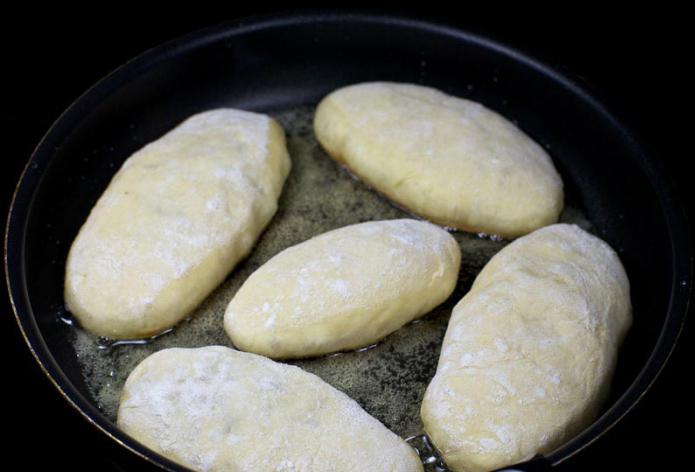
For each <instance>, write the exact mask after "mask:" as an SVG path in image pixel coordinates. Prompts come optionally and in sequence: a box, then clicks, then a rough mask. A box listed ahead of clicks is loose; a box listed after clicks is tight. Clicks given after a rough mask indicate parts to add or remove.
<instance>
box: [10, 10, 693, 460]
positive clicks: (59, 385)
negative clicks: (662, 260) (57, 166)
mask: <svg viewBox="0 0 695 472" xmlns="http://www.w3.org/2000/svg"><path fill="white" fill-rule="evenodd" d="M335 22H361V23H370V24H378V25H383V26H384V27H388V26H396V27H401V28H405V29H417V30H420V31H427V32H429V33H431V34H433V35H444V36H451V37H454V38H455V39H458V40H461V41H465V42H468V43H472V44H475V45H476V46H479V47H481V48H483V49H488V50H492V51H494V52H497V53H500V54H502V55H505V56H508V57H509V58H510V59H512V60H514V61H516V62H519V63H521V64H522V65H524V66H526V67H530V68H533V69H535V70H536V71H538V72H539V73H541V74H543V75H546V76H549V77H550V78H551V79H552V80H553V81H555V82H557V83H559V84H560V85H562V86H563V87H565V88H567V89H569V90H570V91H571V92H572V93H573V94H575V95H577V96H579V98H581V99H582V100H583V101H585V102H587V103H588V104H589V105H590V106H591V107H592V108H593V109H595V110H596V111H597V112H598V113H600V115H602V116H603V117H605V118H606V119H607V120H608V121H609V122H610V124H611V125H612V126H613V127H614V128H615V129H616V130H618V131H619V132H620V133H621V134H622V137H623V138H624V139H625V141H626V142H627V143H628V146H629V147H630V148H631V150H632V151H633V155H634V156H635V157H636V159H635V161H639V162H638V164H639V165H640V167H641V169H642V170H643V171H644V172H645V173H646V174H647V176H648V177H649V180H650V184H651V186H652V189H653V191H654V192H655V194H656V195H657V198H658V203H659V207H660V210H661V212H662V214H663V216H664V219H665V221H666V224H667V232H668V234H669V240H668V243H669V244H670V248H671V257H672V260H673V273H672V279H671V293H670V298H669V303H668V307H667V311H666V316H665V319H664V323H663V326H662V329H661V332H660V334H659V337H658V338H657V340H656V343H655V344H654V347H653V349H652V351H651V353H650V356H649V358H648V359H647V361H646V362H645V364H644V366H643V367H642V369H641V370H640V372H639V373H638V374H637V375H636V377H635V378H634V380H633V381H632V382H631V383H630V385H629V386H628V387H627V389H626V390H625V392H623V394H622V395H621V396H620V397H619V398H617V399H616V400H615V402H614V403H613V404H612V405H610V407H609V408H608V409H607V410H605V411H604V412H603V414H602V415H601V416H599V417H598V418H596V420H595V421H594V422H593V423H592V424H591V425H590V426H589V427H588V428H586V429H585V430H584V431H583V432H582V433H580V434H579V435H578V436H576V437H575V438H573V439H572V440H570V441H569V442H567V443H566V444H564V445H563V446H561V447H560V448H558V449H556V450H554V451H552V452H551V453H549V454H547V456H546V457H547V458H548V460H549V461H550V462H552V463H553V464H559V463H561V462H563V461H564V460H566V459H568V458H570V457H572V456H573V455H574V454H576V453H577V452H579V451H581V450H582V449H584V448H585V447H587V446H589V445H590V444H591V443H593V442H594V441H596V440H597V439H599V438H600V437H601V436H603V434H606V433H607V432H608V431H610V430H611V429H612V427H613V426H614V425H615V424H616V423H617V422H619V421H620V420H621V418H622V417H623V416H625V415H626V414H628V413H629V412H630V411H631V410H632V409H633V408H634V407H635V406H636V405H637V403H639V401H640V400H641V399H642V398H643V397H644V395H645V394H646V393H647V391H649V389H650V388H651V386H652V385H653V384H654V382H655V381H656V379H657V378H658V376H659V374H660V373H661V371H662V370H663V368H664V366H665V365H666V363H667V362H668V359H669V358H670V356H671V354H672V352H673V349H674V348H675V346H676V344H677V341H678V338H679V336H680V333H681V332H682V329H683V326H684V324H685V320H686V318H687V313H688V310H689V304H690V297H691V290H692V284H691V280H692V275H693V255H692V248H691V246H690V229H689V223H688V221H687V215H686V214H685V209H684V207H683V205H682V203H681V202H680V201H679V199H678V198H677V196H676V194H675V192H674V191H673V189H672V184H671V183H670V182H669V181H668V179H667V178H666V176H667V175H668V174H667V173H666V172H665V168H664V165H663V164H662V163H661V162H660V161H659V160H658V159H655V158H653V157H650V155H649V154H648V152H647V151H646V150H645V149H644V146H643V145H641V144H640V143H639V141H638V140H637V139H635V137H634V136H635V135H634V134H633V133H632V132H630V130H629V129H628V128H627V127H626V126H625V125H624V124H623V120H618V119H617V118H616V115H614V114H613V113H611V112H609V111H608V110H607V109H606V108H605V106H604V105H602V104H601V102H599V101H598V100H597V99H596V98H594V96H593V95H592V94H590V93H589V92H587V91H586V90H585V89H584V88H583V87H581V86H579V85H578V84H577V83H575V82H574V81H572V80H570V79H569V78H567V77H566V76H565V75H563V74H561V73H560V72H558V71H557V70H555V69H553V68H552V67H549V66H547V65H545V64H543V63H542V62H540V61H537V60H536V59H534V58H533V57H532V56H529V55H527V54H526V53H522V52H519V51H518V50H515V49H513V48H510V47H508V46H505V45H503V44H501V43H498V42H496V41H493V40H490V39H488V38H485V37H482V36H479V35H476V34H472V33H469V32H466V31H463V30H460V29H457V28H454V27H451V26H449V25H446V24H444V23H440V22H436V21H429V20H422V19H415V18H413V17H409V16H405V15H400V14H398V15H393V14H388V13H339V12H335V11H328V12H327V11H323V12H311V13H309V12H304V13H302V12H300V13H292V12H289V13H281V14H274V15H262V16H252V17H246V18H242V19H239V20H236V21H231V22H224V23H221V24H218V25H214V26H211V27H207V28H203V29H199V30H196V31H193V32H191V33H189V34H186V35H183V36H181V37H178V38H175V39H172V40H170V41H167V42H165V43H163V44H161V45H158V46H155V47H152V48H150V49H148V50H146V51H145V52H143V53H141V54H140V55H138V56H136V57H135V58H133V59H131V60H129V61H127V62H125V63H124V64H123V65H121V66H119V67H118V68H116V69H114V70H113V71H112V72H110V73H109V74H107V75H106V76H105V77H104V78H102V79H101V80H99V81H98V82H96V83H95V84H94V85H92V86H91V87H90V88H89V89H87V90H86V91H85V92H84V93H83V94H82V95H80V96H79V97H78V98H77V99H76V100H75V101H74V102H73V103H72V104H71V105H70V106H69V107H68V108H67V109H66V110H65V111H64V112H63V113H62V114H61V115H60V116H59V117H58V118H57V119H56V121H55V122H54V123H53V124H52V125H51V127H50V128H49V129H48V130H47V131H46V133H45V134H44V136H43V137H42V138H41V140H40V141H39V143H38V144H37V146H36V148H35V149H34V151H33V152H32V154H31V157H30V159H29V161H28V162H27V164H26V166H25V167H24V170H23V171H22V173H21V176H20V178H19V181H18V183H17V185H16V187H15V191H14V194H13V197H12V203H11V205H10V210H9V214H8V218H7V224H6V228H5V242H4V249H5V254H4V266H5V282H6V284H7V287H8V292H9V295H10V297H9V298H10V303H11V306H12V309H13V312H14V315H15V319H16V320H17V324H18V326H19V328H20V331H21V333H22V337H23V338H24V340H25V342H26V344H27V346H28V347H29V350H30V351H31V353H32V355H33V356H34V358H35V360H36V361H37V363H38V364H39V366H40V368H41V369H42V371H43V372H44V374H45V375H46V376H47V377H48V378H49V380H50V382H51V383H52V384H53V385H54V387H55V388H56V389H57V390H58V391H59V393H60V394H61V396H63V398H65V399H66V401H68V403H69V404H70V405H72V407H73V408H75V409H76V410H77V411H78V412H79V413H80V414H81V415H82V416H83V417H84V418H85V419H86V420H87V421H88V422H89V423H91V424H92V425H93V426H95V427H96V428H97V429H99V430H100V431H101V432H103V433H104V434H106V435H107V436H109V437H110V438H111V439H113V440H114V441H116V442H117V443H119V444H120V445H121V446H123V447H125V448H126V449H128V450H130V451H131V452H133V453H135V454H136V455H138V456H140V457H141V458H142V459H145V460H146V461H148V462H150V463H152V464H156V465H158V466H160V467H164V468H166V469H168V470H186V469H183V468H181V466H180V465H178V464H176V463H174V462H172V461H170V460H169V459H167V458H165V457H163V456H161V455H159V454H157V453H155V452H153V451H151V450H149V449H148V448H146V447H144V446H142V445H140V444H139V443H138V442H137V441H135V440H133V439H132V438H130V437H129V436H128V435H126V434H125V433H123V432H122V431H120V430H119V429H118V428H117V427H116V425H115V424H114V423H112V422H111V421H110V420H108V419H107V418H106V417H105V416H104V415H103V413H101V412H100V411H99V410H98V409H97V408H96V407H95V406H94V405H93V404H92V403H91V402H90V401H88V400H87V399H86V398H85V397H84V396H83V395H82V394H81V393H80V392H79V391H78V390H77V389H76V388H75V386H74V385H73V384H72V382H70V380H69V379H68V377H67V376H66V375H65V374H64V372H63V371H62V369H61V368H60V366H59V365H58V363H57V362H56V360H55V358H54V357H53V355H52V354H51V352H50V350H49V348H48V346H47V345H46V343H45V341H44V339H43V336H42V334H41V332H40V330H39V328H38V325H37V323H36V319H35V317H34V313H33V310H32V308H31V301H30V299H29V296H28V293H27V287H26V277H25V276H26V274H25V265H24V260H25V257H24V256H25V255H24V251H25V233H26V223H27V219H28V218H27V217H28V216H29V215H30V213H31V210H32V207H33V204H34V200H35V196H36V193H37V190H38V188H39V187H40V182H41V180H42V178H43V175H44V171H45V168H46V167H47V165H48V164H49V163H50V161H51V160H52V158H53V155H54V150H55V148H57V147H59V146H60V142H61V141H62V137H64V136H65V134H66V132H67V131H69V130H70V129H72V128H74V126H75V125H77V124H78V123H79V122H80V121H81V120H82V118H83V117H84V115H85V112H86V111H88V110H89V109H91V108H92V107H94V106H95V105H97V104H98V103H99V102H100V101H101V100H103V99H104V98H106V97H107V96H108V95H109V94H110V93H113V92H114V91H115V90H117V89H118V88H120V87H121V86H123V85H124V84H125V83H127V82H128V81H129V80H131V79H133V78H135V77H138V76H139V75H141V74H142V73H144V72H145V71H147V70H148V69H150V68H152V67H155V66H156V65H158V64H159V63H160V62H162V61H166V60H172V59H175V58H176V57H177V56H178V55H180V54H183V53H186V52H191V51H194V50H195V49H197V48H201V47H205V46H206V45H208V44H212V43H215V42H217V41H220V40H223V39H227V40H231V39H233V38H235V37H239V36H243V35H245V34H249V33H252V32H254V31H259V30H267V29H271V28H287V27H292V26H298V25H302V24H307V23H313V24H318V23H324V24H325V23H335ZM10 248H13V249H15V250H14V251H13V252H12V253H11V252H10ZM17 249H18V250H17ZM20 312H21V313H24V314H23V315H20Z"/></svg>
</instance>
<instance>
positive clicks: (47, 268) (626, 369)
mask: <svg viewBox="0 0 695 472" xmlns="http://www.w3.org/2000/svg"><path fill="white" fill-rule="evenodd" d="M366 80H395V81H405V82H416V83H423V84H426V85H430V86H434V87H437V88H439V89H442V90H444V91H447V92H449V93H452V94H455V95H460V96H465V97H468V98H471V99H473V100H477V101H480V102H483V103H484V104H486V105H487V106H489V107H491V108H493V109H495V110H497V111H499V112H501V113H502V114H504V115H505V116H507V117H508V118H511V119H513V120H515V121H516V122H518V123H519V125H520V126H521V127H522V128H523V129H524V130H525V131H526V132H528V133H529V134H530V135H531V136H533V137H534V138H535V139H536V140H538V141H539V142H541V143H542V144H544V145H546V146H547V147H549V149H550V152H551V155H552V157H553V159H554V162H555V164H556V166H557V167H558V169H559V171H560V172H561V174H562V176H563V179H564V182H565V186H566V192H567V198H568V199H570V200H572V201H573V202H575V204H577V205H578V206H580V207H581V208H582V209H583V210H584V211H585V212H586V214H587V215H588V216H589V218H590V220H591V221H592V223H593V224H594V225H595V227H596V229H597V232H598V234H599V235H600V236H601V237H602V238H604V239H605V240H606V241H608V242H609V243H610V244H611V245H612V246H613V247H614V248H615V249H616V250H617V251H618V252H619V254H620V256H621V258H622V260H623V262H624V265H625V267H626V269H627V272H628V275H629V277H630V282H631V285H632V297H633V300H632V301H633V305H634V320H635V321H634V325H633V327H632V329H631V331H630V332H629V334H628V337H627V339H626V342H625V344H624V346H623V349H622V350H621V353H620V357H619V364H618V367H617V370H616V376H615V379H614V383H613V390H612V395H611V398H610V399H609V401H608V403H607V405H606V408H605V409H604V411H603V414H602V415H601V416H600V417H599V418H598V419H597V420H596V421H595V422H594V423H593V424H592V425H591V426H590V427H589V428H587V429H586V430H585V431H584V432H583V433H582V434H580V435H579V436H577V437H576V438H574V439H573V440H572V441H570V442H569V443H567V444H565V445H563V446H562V447H561V448H559V449H558V450H556V451H554V452H552V453H551V454H548V455H547V456H546V457H545V458H544V459H543V460H542V461H541V464H546V465H547V464H558V463H560V462H562V461H563V460H564V459H567V458H568V457H570V456H571V455H573V454H575V453H577V452H578V451H580V450H581V449H582V448H584V447H586V446H587V445H589V444H590V443H591V442H592V441H594V440H595V439H596V438H598V437H599V436H600V435H601V434H603V433H604V432H605V431H607V430H608V429H609V428H610V427H611V426H612V425H613V424H614V423H615V422H616V421H618V420H619V419H620V418H621V417H622V416H623V415H624V414H625V413H627V412H628V411H629V410H630V409H631V408H632V407H633V406H634V405H635V403H636V402H637V401H638V400H639V398H640V397H641V395H642V394H643V393H644V392H645V391H646V390H647V389H648V388H649V386H650V385H651V383H652V382H653V381H654V379H655V377H656V376H657V374H658V372H659V371H660V369H661V368H662V367H663V365H664V363H665V361H666V359H667V358H668V356H669V354H670V352H671V350H672V348H673V346H674V343H675V340H676V338H677V336H678V334H679V332H680V330H681V327H682V324H683V321H684V318H685V314H686V311H687V305H688V300H689V295H690V285H691V283H690V281H691V278H690V277H691V271H692V255H691V251H690V248H689V245H688V234H687V226H686V223H685V219H684V215H683V211H682V209H681V207H680V205H679V203H678V202H677V201H676V200H675V199H674V197H673V194H672V192H671V190H670V189H669V187H668V185H667V183H666V181H665V179H664V176H663V171H662V169H661V168H660V166H659V164H658V162H657V161H656V160H654V159H652V158H651V157H650V156H649V155H648V154H647V153H646V152H645V150H644V149H643V148H642V146H641V145H640V143H639V142H637V141H636V140H635V139H634V138H633V136H632V135H631V133H630V132H629V130H627V129H625V128H624V127H623V126H622V125H621V124H620V123H619V122H618V121H616V120H615V119H614V118H613V117H612V116H611V115H610V114H609V113H608V112H607V111H606V110H605V109H604V108H603V107H602V106H601V105H600V104H599V103H597V102H596V101H595V100H594V99H593V98H592V97H591V96H590V95H588V94H587V93H586V92H585V91H583V90H582V89H581V88H579V87H578V86H577V85H575V84H573V83H572V82H570V81H569V80H567V79H566V78H564V77H562V76H561V75H560V74H558V73H557V72H555V71H553V70H552V69H550V68H548V67H546V66H544V65H542V64H539V63H537V62H535V61H533V60H532V59H530V58H528V57H525V56H523V55H521V54H519V53H517V52H515V51H513V50H510V49H507V48H505V47H503V46H500V45H498V44H495V43H493V42H490V41H487V40H485V39H481V38H478V37H475V36H471V35H468V34H465V33H462V32H460V31H456V30H451V29H448V28H446V27H442V26H438V25H432V24H428V23H422V22H419V21H413V20H404V19H398V18H389V17H383V16H377V17H375V16H344V15H342V16H335V15H313V16H289V17H273V18H266V19H260V20H252V21H247V22H244V23H242V24H238V25H233V26H228V27H218V28H214V29H210V30H205V31H201V32H197V33H194V34H192V35H189V36H187V37H184V38H182V39H179V40H176V41H173V42H170V43H168V44H166V45H164V46H161V47H159V48H156V49H154V50H152V51H149V52H148V53H146V54H144V55H142V56H140V57H139V58H137V59H135V60H134V61H132V62H130V63H128V64H127V65H125V66H124V67H122V68H120V69H119V70H117V71H116V72H114V73H113V74H111V75H110V76H109V77H107V78H106V79H104V80H103V81H101V82H100V83H99V84H97V85H96V86H94V87H93V88H92V89H90V90H89V91H88V92H87V93H86V94H85V95H83V96H82V97H81V98H80V99H79V100H78V101H77V102H75V104H73V106H71V107H70V108H69V109H68V110H67V111H66V112H65V113H64V114H63V115H62V116H61V117H60V119H59V120H58V121H57V122H56V124H55V125H54V126H53V127H52V128H51V130H50V131H49V132H48V133H47V135H46V136H45V137H44V139H43V140H42V142H41V144H40V145H39V146H38V148H37V149H36V151H35V153H34V155H33V156H32V159H31V161H30V163H29V165H28V166H27V168H26V169H25V172H24V174H23V176H22V180H21V182H20V184H19V187H18V189H17V192H16V194H15V197H14V201H13V205H12V209H11V213H10V217H9V220H8V226H7V235H6V255H7V257H6V271H7V280H8V285H9V289H10V294H11V297H12V301H13V304H14V308H15V312H16V315H17V320H18V322H19V325H20V327H21V329H22V331H23V333H24V336H25V337H26V340H27V342H28V344H29V346H30V348H31V349H32V351H33V353H34V355H35V356H36V358H37V360H38V361H39V363H40V364H41V365H42V367H43V369H44V370H45V372H46V373H47V375H48V376H49V377H50V378H51V379H52V381H53V382H54V383H55V385H56V386H57V387H58V389H59V390H60V392H61V393H62V395H63V396H64V397H65V398H66V399H67V400H68V401H69V402H70V403H72V404H73V406H75V407H76V408H77V409H78V410H79V411H80V412H81V413H82V414H83V415H84V416H85V417H86V418H87V419H89V420H90V421H91V422H93V423H94V424H95V425H96V426H97V427H98V428H99V429H101V430H102V431H104V432H105V433H106V434H107V435H109V436H111V437H112V438H113V439H114V440H116V441H118V442H120V443H121V444H123V445H124V446H125V447H127V448H129V449H130V450H131V451H133V452H134V453H136V454H138V455H141V456H142V457H144V458H146V459H147V460H149V461H151V462H152V463H154V464H157V465H160V466H163V467H165V468H168V469H171V470H177V469H179V467H178V466H176V465H175V464H173V463H171V462H170V461H168V460H166V459H164V458H162V457H160V456H157V455H156V454H153V453H152V452H150V451H149V450H147V449H146V448H144V447H142V446H141V445H139V444H138V443H136V442H134V441H132V440H131V439H130V438H129V437H128V436H126V435H124V434H123V433H121V432H120V431H119V430H118V429H117V428H116V427H115V426H114V425H113V424H112V423H111V422H110V421H109V420H107V419H106V418H105V417H104V416H103V415H102V414H101V413H100V411H99V409H98V408H97V407H96V406H95V402H94V400H93V399H92V398H90V395H89V393H88V390H87V388H86V386H85V385H84V383H83V380H82V376H81V373H80V371H79V367H78V365H77V363H76V361H75V357H74V356H75V353H74V352H73V350H72V349H71V346H70V345H66V344H64V343H62V342H61V338H60V337H59V336H57V335H56V334H55V333H56V326H57V321H56V319H57V317H58V316H59V314H60V311H61V307H62V304H63V300H62V287H63V268H64V262H65V258H66V255H67V250H68V249H69V246H70V243H71V242H72V240H73V239H74V236H75V235H76V233H77V230H78V229H79V227H80V225H81V224H82V222H83V221H84V219H85V218H86V215H87V214H88V212H89V210H90V208H91V207H92V205H93V204H94V202H95V201H96V199H97V198H98V196H99V195H100V194H101V192H102V191H103V189H104V188H105V186H106V184H107V183H108V181H109V180H110V178H111V176H112V175H113V173H114V171H115V169H116V168H117V167H118V166H119V165H120V164H121V163H122V161H123V160H124V159H125V158H126V157H127V156H128V155H129V154H130V153H132V152H133V151H135V150H136V149H138V148H139V147H141V146H142V145H144V144H145V143H147V142H149V141H151V140H153V139H156V138H157V137H159V136H160V135H161V134H163V133H164V132H165V131H167V130H168V129H170V128H172V127H173V126H175V125H176V124H177V123H179V122H180V121H181V120H182V119H184V118H185V117H187V116H189V115H191V114H193V113H195V112H198V111H201V110H204V109H208V108H213V107H217V106H233V107H237V108H244V109H250V110H257V111H274V110H281V109H286V108H290V107H293V106H297V105H302V104H314V103H316V102H317V101H318V100H319V99H320V98H321V97H322V96H324V95H325V94H326V93H328V92H330V91H331V90H333V89H335V88H337V87H339V86H342V85H346V84H349V83H354V82H360V81H366ZM133 117H137V119H138V123H139V124H140V126H139V127H138V129H137V132H134V130H133V129H131V128H130V127H129V124H130V123H131V122H132V118H133ZM95 150H96V152H97V153H98V155H99V159H85V157H86V156H92V155H93V153H94V152H95ZM616 179H619V182H620V184H619V185H616Z"/></svg>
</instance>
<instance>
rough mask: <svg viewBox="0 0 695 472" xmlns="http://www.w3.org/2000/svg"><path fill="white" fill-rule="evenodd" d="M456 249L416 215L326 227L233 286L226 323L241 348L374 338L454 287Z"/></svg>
mask: <svg viewBox="0 0 695 472" xmlns="http://www.w3.org/2000/svg"><path fill="white" fill-rule="evenodd" d="M460 262H461V251H460V249H459V247H458V244H457V243H456V240H455V239H454V238H453V237H452V236H451V235H450V234H448V233H447V232H446V231H444V230H443V229H441V228H438V227H437V226H435V225H433V224H430V223H427V222H423V221H417V220H412V219H402V220H388V221H373V222H368V223H360V224H356V225H351V226H346V227H343V228H339V229H337V230H333V231H329V232H327V233H324V234H322V235H319V236H317V237H315V238H312V239H310V240H308V241H305V242H303V243H301V244H298V245H296V246H293V247H291V248H288V249H286V250H284V251H282V252H281V253H280V254H278V255H276V256H275V257H273V258H272V259H271V260H270V261H268V262H266V263H265V264H264V265H263V266H261V267H260V268H259V269H258V270H257V271H256V272H254V273H253V274H252V275H251V276H250V277H249V278H248V279H247V280H246V282H245V283H244V285H243V286H242V287H241V288H240V289H239V291H238V292H237V293H236V295H235V296H234V298H233V299H232V301H231V302H230V304H229V306H228V307H227V312H226V314H225V318H224V326H225V330H226V331H227V334H228V335H229V336H230V337H231V339H232V342H233V343H234V345H235V346H237V347H238V348H239V349H242V350H245V351H251V352H255V353H257V354H263V355H265V356H268V357H273V358H292V357H308V356H316V355H320V354H326V353H329V352H335V351H341V350H347V349H355V348H359V347H363V346H367V345H369V344H372V343H374V342H376V341H378V340H380V339H381V338H383V337H384V336H386V335H387V334H389V333H392V332H393V331H395V330H397V329H398V328H400V327H401V326H403V325H404V324H405V323H407V322H409V321H411V320H413V319H414V318H417V317H418V316H420V315H423V314H425V313H427V312H428V311H430V310H432V309H433V308H434V307H435V306H437V305H439V304H440V303H441V302H443V301H444V300H445V299H446V298H447V297H448V296H449V295H450V294H451V292H452V291H453V289H454V286H455V285H456V280H457V278H458V271H459V265H460Z"/></svg>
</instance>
